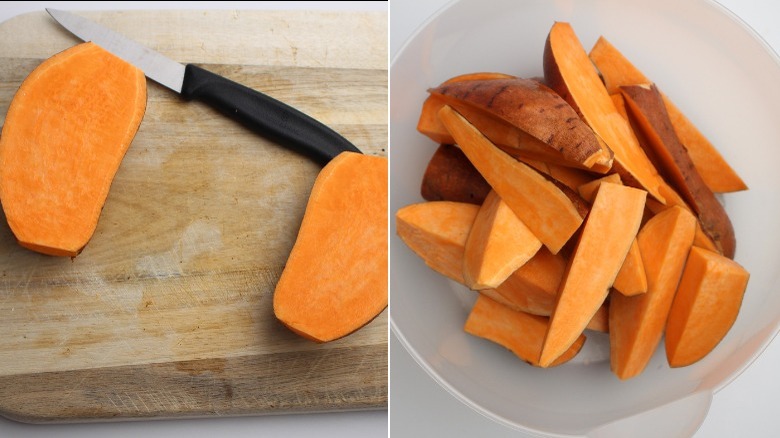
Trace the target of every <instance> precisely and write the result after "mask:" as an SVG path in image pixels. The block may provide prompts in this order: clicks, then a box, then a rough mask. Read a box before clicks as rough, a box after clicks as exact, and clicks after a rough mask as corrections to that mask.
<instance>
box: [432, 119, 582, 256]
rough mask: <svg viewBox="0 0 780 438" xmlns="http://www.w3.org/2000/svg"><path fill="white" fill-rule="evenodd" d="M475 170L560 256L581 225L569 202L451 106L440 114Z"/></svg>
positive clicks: (574, 209) (547, 182)
mask: <svg viewBox="0 0 780 438" xmlns="http://www.w3.org/2000/svg"><path fill="white" fill-rule="evenodd" d="M439 118H440V119H441V120H442V122H443V123H444V125H445V126H446V127H447V130H448V131H449V132H450V133H451V134H452V136H453V137H454V138H455V140H456V141H457V143H458V144H459V145H460V147H461V150H463V153H465V154H466V156H467V157H468V158H469V161H471V163H472V164H473V165H474V167H476V168H477V170H479V173H480V174H482V176H483V177H484V178H485V180H486V181H487V182H488V183H489V184H490V186H491V187H493V190H495V191H496V193H498V195H499V196H500V197H501V199H503V200H504V202H506V204H507V205H508V206H509V208H510V209H511V210H512V211H513V212H514V213H515V214H516V215H517V217H518V218H520V220H522V221H523V223H524V224H526V226H528V228H529V229H531V231H532V232H533V233H534V234H535V235H536V237H538V238H539V240H541V241H542V243H543V244H544V245H545V246H546V247H547V248H549V249H550V251H551V252H552V253H557V252H558V251H559V250H560V249H561V248H562V247H563V245H564V244H566V242H567V241H568V240H569V238H570V237H571V236H572V234H574V232H575V231H577V229H578V228H579V226H580V224H581V223H582V217H581V216H580V214H579V212H578V211H577V209H576V208H575V207H574V205H572V203H571V201H570V200H569V198H567V197H566V195H565V194H563V192H561V190H560V189H558V187H556V186H555V184H553V183H551V182H550V181H548V180H547V179H545V178H544V177H543V176H542V175H540V174H539V173H538V172H536V171H535V170H533V169H531V168H530V167H528V166H527V165H525V164H523V163H521V162H519V161H517V160H515V159H513V158H512V157H510V156H509V155H507V154H505V153H504V152H502V151H501V150H500V149H498V148H496V147H495V145H493V143H491V142H490V140H488V139H487V138H486V137H485V136H484V135H482V133H480V132H479V131H478V130H477V129H476V128H475V127H474V126H473V125H471V123H469V122H468V121H467V120H466V119H464V118H463V116H461V115H460V114H458V113H457V112H456V111H455V110H453V109H452V108H450V107H449V106H445V107H444V108H442V109H441V111H440V112H439Z"/></svg>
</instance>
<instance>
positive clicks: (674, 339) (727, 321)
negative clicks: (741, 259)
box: [665, 247, 750, 367]
mask: <svg viewBox="0 0 780 438" xmlns="http://www.w3.org/2000/svg"><path fill="white" fill-rule="evenodd" d="M749 277H750V274H748V272H747V271H746V270H745V269H744V268H743V267H742V266H740V265H739V264H737V263H736V262H734V261H733V260H729V259H728V258H726V257H723V256H721V255H720V254H717V253H714V252H712V251H708V250H706V249H701V248H696V247H693V248H691V252H690V254H689V255H688V261H687V262H686V264H685V270H684V271H683V274H682V278H681V279H680V285H679V286H678V287H677V293H676V294H675V297H674V301H673V302H672V308H671V310H670V311H669V319H667V321H666V338H665V345H666V358H667V360H668V361H669V365H670V366H672V367H682V366H687V365H690V364H693V363H695V362H697V361H699V360H701V359H702V358H703V357H704V356H706V355H707V354H709V352H710V351H712V350H713V349H714V348H715V347H716V346H717V345H718V343H720V341H721V340H722V339H723V337H724V336H726V333H728V331H729V329H730V328H731V326H732V325H734V321H736V319H737V314H738V313H739V308H740V307H741V306H742V297H743V295H744V294H745V288H746V287H747V283H748V279H749Z"/></svg>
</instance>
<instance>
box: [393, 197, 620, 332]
mask: <svg viewBox="0 0 780 438" xmlns="http://www.w3.org/2000/svg"><path fill="white" fill-rule="evenodd" d="M478 211H479V207H477V206H476V205H473V204H466V203H459V202H449V201H437V202H423V203H419V204H412V205H408V206H406V207H403V208H401V209H399V210H398V211H397V212H396V232H397V234H398V237H400V238H401V240H403V242H404V243H405V244H406V245H407V246H408V247H409V248H410V249H411V250H412V251H414V252H415V253H416V254H417V255H418V256H420V257H421V258H422V259H423V260H425V263H426V265H427V266H428V267H430V268H431V269H433V270H434V271H436V272H438V273H440V274H442V275H444V276H445V277H447V278H450V279H452V280H454V281H456V282H458V283H461V284H465V280H464V279H463V257H464V250H465V246H466V239H467V238H468V235H469V232H470V229H471V225H472V223H473V222H474V219H475V218H476V216H477V212H478ZM565 269H566V260H565V259H564V258H563V257H561V256H560V255H557V254H552V253H550V251H549V250H547V248H544V247H542V248H540V249H539V251H538V252H537V253H536V255H534V256H533V257H532V258H531V259H530V260H529V261H528V262H527V263H525V264H524V265H523V266H522V267H520V269H518V270H516V271H515V272H513V273H512V275H510V276H509V278H507V279H506V281H504V282H503V283H502V284H500V285H499V286H498V287H497V288H496V289H483V290H481V291H480V293H483V294H485V295H488V296H491V297H492V298H494V299H496V300H498V301H500V302H501V303H502V304H504V305H506V306H508V307H510V308H512V309H515V310H518V311H523V312H527V313H531V314H534V315H542V316H549V315H550V313H551V312H552V309H553V306H554V305H555V297H556V294H557V291H558V285H559V284H560V282H561V278H563V273H564V271H565ZM588 328H589V329H592V330H601V331H606V324H605V323H604V321H603V318H602V319H599V317H598V314H597V316H596V317H594V320H593V321H592V322H591V323H589V324H588Z"/></svg>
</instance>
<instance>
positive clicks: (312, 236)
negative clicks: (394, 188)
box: [274, 152, 387, 342]
mask: <svg viewBox="0 0 780 438" xmlns="http://www.w3.org/2000/svg"><path fill="white" fill-rule="evenodd" d="M385 307H387V159H386V158H383V157H374V156H370V155H363V154H358V153H354V152H342V153H341V154H339V155H337V156H336V158H334V159H333V160H331V161H330V162H329V163H328V164H327V165H326V166H325V167H324V168H323V169H322V171H320V174H319V175H317V179H316V180H315V182H314V187H313V188H312V191H311V195H310V196H309V202H308V204H307V205H306V212H305V213H304V216H303V222H302V223H301V228H300V231H299V232H298V237H297V238H296V240H295V245H294V246H293V249H292V251H291V252H290V257H289V258H288V260H287V264H286V265H285V267H284V270H283V271H282V275H281V277H280V278H279V282H278V283H277V285H276V290H275V292H274V313H275V314H276V317H277V318H278V319H279V320H280V321H281V322H282V323H283V324H284V325H286V326H287V327H289V328H290V329H291V330H292V331H294V332H296V333H298V334H299V335H301V336H303V337H306V338H308V339H311V340H314V341H316V342H328V341H332V340H334V339H338V338H341V337H343V336H346V335H348V334H350V333H352V332H354V331H355V330H357V329H359V328H361V327H363V326H364V325H366V324H367V323H369V322H370V321H371V320H372V319H374V318H375V317H376V316H377V315H378V314H379V313H380V312H381V311H382V310H383V309H384V308H385Z"/></svg>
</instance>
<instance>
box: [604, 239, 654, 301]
mask: <svg viewBox="0 0 780 438" xmlns="http://www.w3.org/2000/svg"><path fill="white" fill-rule="evenodd" d="M612 286H613V287H614V288H615V290H617V291H618V292H620V293H621V294H623V295H625V296H627V297H630V296H633V295H638V294H643V293H645V292H647V274H645V266H644V263H643V262H642V252H641V251H640V250H639V242H637V240H636V239H634V241H633V242H632V243H631V248H630V249H629V250H628V254H626V259H625V260H624V261H623V266H621V267H620V271H618V275H617V277H615V284H613V285H612Z"/></svg>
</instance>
